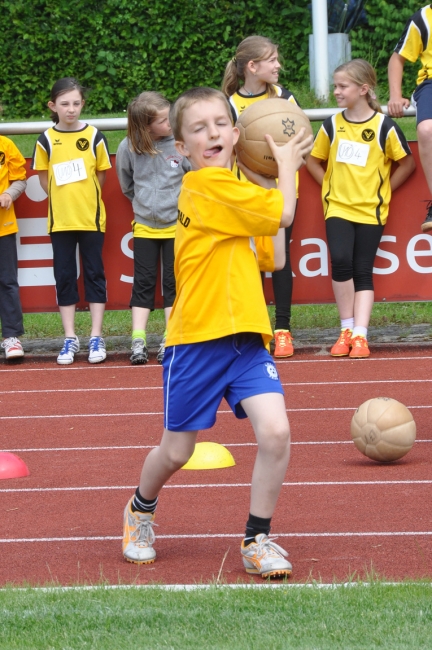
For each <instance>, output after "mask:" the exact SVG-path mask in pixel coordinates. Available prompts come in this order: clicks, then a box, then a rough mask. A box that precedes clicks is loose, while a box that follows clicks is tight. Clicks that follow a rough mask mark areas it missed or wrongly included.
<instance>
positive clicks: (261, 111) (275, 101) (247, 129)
mask: <svg viewBox="0 0 432 650" xmlns="http://www.w3.org/2000/svg"><path fill="white" fill-rule="evenodd" d="M236 126H237V127H238V129H239V131H240V137H239V140H238V143H237V145H236V154H237V158H238V160H239V161H240V162H242V163H243V164H244V165H245V166H246V167H248V168H249V169H251V170H252V171H253V172H256V173H257V174H261V175H262V176H268V177H269V178H276V177H277V175H278V168H277V163H276V161H275V159H274V158H273V156H272V153H271V150H270V147H269V145H268V144H267V141H266V139H265V137H264V136H265V135H266V134H267V135H271V136H272V138H273V140H274V141H275V143H276V144H277V145H279V146H281V145H283V144H285V143H286V142H288V140H289V139H290V138H292V137H293V136H294V135H296V133H298V132H299V131H300V129H301V128H302V127H304V128H305V129H306V132H305V137H306V136H307V135H309V134H312V127H311V125H310V122H309V119H308V117H307V115H306V114H305V113H304V112H303V111H302V109H301V108H300V107H299V106H297V104H293V103H292V102H289V101H288V100H286V99H282V98H281V97H274V98H272V99H264V100H262V101H257V102H255V103H254V104H251V105H250V106H248V108H246V110H244V111H243V113H241V115H240V117H239V119H238V120H237V124H236Z"/></svg>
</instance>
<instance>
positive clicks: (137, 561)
mask: <svg viewBox="0 0 432 650" xmlns="http://www.w3.org/2000/svg"><path fill="white" fill-rule="evenodd" d="M123 557H124V559H125V560H126V562H130V563H131V564H154V562H155V559H156V558H153V559H152V560H131V559H130V558H128V557H126V555H123Z"/></svg>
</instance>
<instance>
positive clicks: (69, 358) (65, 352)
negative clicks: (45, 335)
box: [57, 336, 80, 366]
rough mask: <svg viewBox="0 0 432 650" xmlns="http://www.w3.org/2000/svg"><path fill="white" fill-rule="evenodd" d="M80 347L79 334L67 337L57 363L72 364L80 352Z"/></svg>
mask: <svg viewBox="0 0 432 650" xmlns="http://www.w3.org/2000/svg"><path fill="white" fill-rule="evenodd" d="M79 349H80V344H79V340H78V337H77V336H75V337H69V338H65V340H64V343H63V347H62V349H61V350H60V354H59V355H58V357H57V363H59V364H60V365H61V366H68V365H70V364H71V363H73V362H74V358H75V355H76V353H77V352H79Z"/></svg>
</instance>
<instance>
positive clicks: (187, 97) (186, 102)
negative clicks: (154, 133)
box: [169, 86, 233, 140]
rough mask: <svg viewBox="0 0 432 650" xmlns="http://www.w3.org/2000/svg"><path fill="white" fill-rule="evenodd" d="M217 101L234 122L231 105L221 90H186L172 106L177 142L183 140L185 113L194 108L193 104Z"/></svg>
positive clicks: (172, 120)
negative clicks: (218, 100)
mask: <svg viewBox="0 0 432 650" xmlns="http://www.w3.org/2000/svg"><path fill="white" fill-rule="evenodd" d="M215 99H220V101H221V102H222V103H223V104H224V105H225V107H226V111H227V115H228V116H229V118H230V120H231V122H232V121H233V118H232V113H231V108H230V105H229V104H228V100H227V98H226V97H225V95H224V94H223V93H222V92H221V91H220V90H217V89H216V88H208V87H205V86H199V87H197V88H191V89H190V90H186V91H185V92H184V93H182V94H181V95H179V97H178V98H177V99H176V101H175V102H174V104H173V105H172V106H171V110H170V117H169V120H170V125H171V128H172V131H173V134H174V138H175V140H182V133H181V129H182V124H183V115H184V112H185V111H186V110H187V109H188V108H190V107H191V106H193V104H196V102H200V101H213V100H215Z"/></svg>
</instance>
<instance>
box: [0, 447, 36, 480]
mask: <svg viewBox="0 0 432 650" xmlns="http://www.w3.org/2000/svg"><path fill="white" fill-rule="evenodd" d="M29 474H30V471H29V468H28V467H27V465H26V464H25V462H24V461H23V460H22V459H21V458H19V456H16V455H15V454H11V453H10V452H9V451H0V479H2V478H21V477H23V476H28V475H29Z"/></svg>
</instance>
